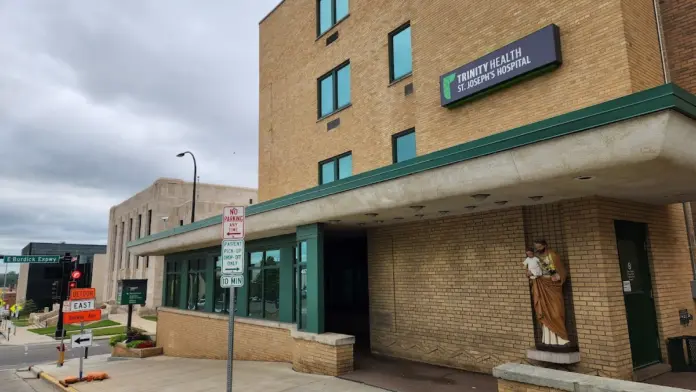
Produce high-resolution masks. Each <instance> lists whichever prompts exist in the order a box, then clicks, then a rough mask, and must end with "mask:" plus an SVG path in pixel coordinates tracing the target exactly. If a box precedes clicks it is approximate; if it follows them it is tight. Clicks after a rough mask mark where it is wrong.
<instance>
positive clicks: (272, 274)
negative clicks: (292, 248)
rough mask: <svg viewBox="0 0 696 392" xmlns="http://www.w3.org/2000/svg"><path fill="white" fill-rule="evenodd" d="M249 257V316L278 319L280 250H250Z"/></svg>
mask: <svg viewBox="0 0 696 392" xmlns="http://www.w3.org/2000/svg"><path fill="white" fill-rule="evenodd" d="M248 257H249V275H248V278H249V279H248V281H249V317H255V318H262V319H266V320H274V321H278V318H279V304H280V250H267V251H265V252H251V253H249V254H248Z"/></svg>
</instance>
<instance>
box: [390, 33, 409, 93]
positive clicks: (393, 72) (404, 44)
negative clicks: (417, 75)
mask: <svg viewBox="0 0 696 392" xmlns="http://www.w3.org/2000/svg"><path fill="white" fill-rule="evenodd" d="M412 71H413V64H412V58H411V23H410V22H409V23H406V24H405V25H403V26H401V27H399V28H398V29H396V30H394V31H392V32H391V33H389V80H390V81H392V82H393V81H395V80H398V79H400V78H403V77H404V76H407V75H409V74H410V73H411V72H412Z"/></svg>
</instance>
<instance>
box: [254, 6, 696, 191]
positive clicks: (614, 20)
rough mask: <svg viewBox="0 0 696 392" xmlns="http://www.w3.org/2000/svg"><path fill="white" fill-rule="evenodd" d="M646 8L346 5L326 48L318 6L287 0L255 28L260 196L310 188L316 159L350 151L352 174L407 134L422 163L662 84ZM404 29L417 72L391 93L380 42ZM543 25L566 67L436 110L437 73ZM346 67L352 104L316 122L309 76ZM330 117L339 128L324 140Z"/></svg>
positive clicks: (377, 163)
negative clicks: (407, 90)
mask: <svg viewBox="0 0 696 392" xmlns="http://www.w3.org/2000/svg"><path fill="white" fill-rule="evenodd" d="M649 3H650V0H576V1H572V2H571V1H568V2H564V3H563V5H562V6H559V4H558V2H557V1H553V0H539V1H534V2H525V3H524V4H523V5H520V6H517V7H516V6H513V5H511V3H510V2H509V1H504V0H492V1H486V2H484V3H482V4H477V5H476V6H469V5H463V4H462V2H461V1H459V0H438V1H430V2H423V1H416V0H352V1H351V2H350V16H349V17H348V18H347V19H345V20H344V21H342V22H341V23H340V24H339V25H338V26H336V27H335V28H334V29H333V30H331V33H333V32H334V31H337V32H338V33H339V38H338V40H337V41H335V42H334V43H332V44H331V45H329V46H326V42H325V39H319V40H317V39H316V23H315V22H316V20H315V19H316V17H315V6H316V1H315V0H294V1H286V2H284V3H283V4H281V5H280V7H278V9H277V10H276V11H275V12H273V13H272V14H271V15H270V16H269V17H268V18H267V19H265V20H264V21H263V22H262V23H261V25H260V114H259V116H260V120H259V187H260V195H259V197H260V200H262V201H263V200H269V199H272V198H275V197H279V196H283V195H286V194H289V193H292V192H296V191H299V190H302V189H306V188H309V187H312V186H315V185H317V172H318V166H317V165H318V162H319V161H321V160H324V159H326V158H330V157H332V156H335V155H338V154H341V153H344V152H346V151H352V153H353V173H361V172H365V171H367V170H371V169H375V168H378V167H382V166H386V165H388V164H390V163H391V159H392V156H391V154H392V153H391V151H392V150H391V135H392V134H395V133H397V132H400V131H403V130H405V129H409V128H411V127H415V128H416V147H417V153H418V155H424V154H426V153H430V152H433V151H437V150H440V149H443V148H446V147H449V146H452V145H456V144H460V143H464V142H467V141H471V140H476V139H479V138H481V137H484V136H487V135H490V134H494V133H498V132H501V131H504V130H508V129H511V128H514V127H517V126H521V125H525V124H529V123H532V122H535V121H539V120H543V119H546V118H549V117H552V116H555V115H559V114H563V113H567V112H569V111H572V110H575V109H579V108H583V107H587V106H590V105H594V104H598V103H601V102H604V101H607V100H610V99H612V98H616V97H619V96H623V95H626V94H629V93H631V92H633V91H637V90H640V89H644V88H647V87H651V86H653V85H656V84H658V83H660V82H661V79H660V78H659V75H660V72H659V71H660V68H659V60H658V59H656V58H655V57H654V56H653V55H654V54H655V53H657V49H656V44H655V42H651V37H652V39H654V40H655V41H656V40H657V34H656V33H655V30H654V25H655V21H654V17H653V18H652V19H651V18H650V15H651V14H650V7H649ZM407 21H410V22H411V26H412V47H413V76H412V77H410V78H407V79H405V80H403V81H401V82H398V83H395V84H393V85H390V83H389V65H388V38H387V37H388V34H389V32H391V31H392V30H394V29H396V28H397V27H399V26H400V25H402V24H403V23H404V22H407ZM550 23H555V24H557V25H558V26H559V27H560V30H561V41H562V50H563V61H564V63H563V66H562V67H560V68H559V69H558V70H556V71H554V72H552V73H549V74H546V75H544V76H540V77H537V78H535V79H533V80H529V81H526V82H523V83H521V84H517V85H514V86H511V87H509V88H507V89H505V90H502V91H498V92H496V93H495V94H492V95H490V96H488V97H485V98H483V99H481V100H478V101H474V102H470V103H468V104H466V105H463V106H461V107H459V108H456V109H445V108H442V107H440V104H439V77H440V75H442V74H444V73H445V72H448V71H450V70H452V69H454V68H456V67H458V66H461V65H464V64H466V63H467V62H470V61H472V60H475V59H476V58H479V57H480V56H483V55H485V54H487V53H489V52H491V51H493V50H495V49H498V48H500V47H502V46H504V45H506V44H508V43H510V42H512V41H515V40H517V39H519V38H522V37H524V36H525V35H527V34H529V33H531V32H533V31H536V30H538V29H539V28H541V27H544V26H546V25H548V24H550ZM288 31H293V34H288V33H287V32H288ZM645 56H653V57H649V58H646V57H645ZM693 57H694V56H691V58H693ZM347 59H350V61H351V74H352V76H351V97H352V98H351V101H352V107H350V108H348V109H346V110H344V111H342V112H340V113H338V114H336V115H333V116H330V117H329V118H327V119H324V120H321V121H317V86H316V84H317V82H316V81H317V78H318V77H320V76H321V75H323V74H324V73H326V72H328V71H329V70H331V69H332V68H334V67H336V66H337V65H339V64H341V63H342V62H344V61H345V60H347ZM631 67H634V68H635V69H633V68H631ZM407 83H413V85H414V91H415V92H414V93H413V94H412V95H410V96H405V95H404V85H405V84H407ZM336 118H340V122H341V124H340V126H339V127H338V128H336V129H334V130H332V131H329V132H327V122H328V121H331V120H334V119H336Z"/></svg>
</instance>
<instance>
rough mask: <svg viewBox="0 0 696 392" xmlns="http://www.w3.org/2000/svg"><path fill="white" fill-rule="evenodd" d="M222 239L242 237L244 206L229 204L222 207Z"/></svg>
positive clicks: (238, 238) (239, 238)
mask: <svg viewBox="0 0 696 392" xmlns="http://www.w3.org/2000/svg"><path fill="white" fill-rule="evenodd" d="M222 239H224V240H243V239H244V207H242V206H229V207H225V208H223V209H222Z"/></svg>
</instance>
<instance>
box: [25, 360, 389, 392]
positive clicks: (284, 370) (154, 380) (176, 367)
mask: <svg viewBox="0 0 696 392" xmlns="http://www.w3.org/2000/svg"><path fill="white" fill-rule="evenodd" d="M107 358H108V355H100V356H95V357H92V358H90V359H89V360H86V361H85V366H84V370H85V374H86V373H88V372H91V371H105V372H106V373H108V374H109V377H110V378H109V379H108V380H105V381H93V382H91V383H86V382H84V383H78V384H74V385H72V388H74V389H75V390H77V391H79V392H126V391H127V392H155V391H157V392H160V391H162V392H177V391H181V392H199V391H200V392H203V391H224V390H225V387H226V374H227V373H226V369H227V367H226V365H227V362H226V361H217V360H209V359H187V358H174V357H164V356H161V357H153V358H147V359H127V360H117V361H108V360H107ZM78 367H79V361H77V360H71V361H67V362H66V363H65V366H63V367H62V368H56V367H55V366H51V365H45V366H35V367H34V368H33V369H34V371H42V370H43V371H45V372H46V373H45V374H43V375H42V377H45V375H46V374H48V375H50V377H53V378H55V379H63V378H65V377H67V376H77V373H78ZM50 377H49V378H50ZM47 382H48V381H47ZM233 386H234V389H235V390H238V391H245V392H254V391H259V392H281V391H282V392H318V391H328V392H385V390H384V389H379V388H374V387H370V386H367V385H363V384H359V383H356V382H352V381H347V380H342V379H339V378H335V377H327V376H317V375H311V374H305V373H297V372H295V371H293V370H292V368H291V366H290V365H289V364H286V363H273V362H250V361H235V363H234V385H233Z"/></svg>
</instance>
